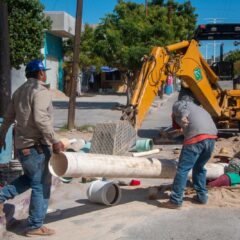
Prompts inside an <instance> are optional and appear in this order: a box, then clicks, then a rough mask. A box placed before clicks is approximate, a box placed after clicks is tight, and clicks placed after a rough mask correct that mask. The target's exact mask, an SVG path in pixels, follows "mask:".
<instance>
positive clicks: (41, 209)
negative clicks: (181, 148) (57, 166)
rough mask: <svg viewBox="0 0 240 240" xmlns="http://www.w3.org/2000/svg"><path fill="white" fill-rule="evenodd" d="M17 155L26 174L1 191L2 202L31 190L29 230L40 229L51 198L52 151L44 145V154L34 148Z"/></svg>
mask: <svg viewBox="0 0 240 240" xmlns="http://www.w3.org/2000/svg"><path fill="white" fill-rule="evenodd" d="M17 154H18V158H19V161H20V162H21V164H22V168H23V173H24V174H23V175H21V176H20V177H18V178H17V179H15V180H14V181H13V182H12V183H11V184H9V185H6V186H5V187H4V188H2V189H1V191H0V202H4V201H6V200H8V199H12V198H14V197H15V196H17V195H18V194H21V193H23V192H25V191H27V190H28V189H29V188H31V189H32V192H31V198H30V206H29V217H28V223H27V228H28V229H35V228H39V227H41V226H42V225H43V221H44V219H45V215H46V212H47V208H48V200H49V198H50V190H51V174H50V172H49V170H48V162H49V159H50V157H51V150H50V148H49V147H48V146H46V145H42V152H39V151H37V150H36V149H35V148H34V147H32V148H29V149H27V153H26V151H25V152H24V150H21V149H19V150H17Z"/></svg>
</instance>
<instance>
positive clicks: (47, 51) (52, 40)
mask: <svg viewBox="0 0 240 240" xmlns="http://www.w3.org/2000/svg"><path fill="white" fill-rule="evenodd" d="M44 55H45V56H44V58H45V66H46V58H47V57H54V58H56V59H58V63H59V69H58V89H59V90H61V91H63V67H62V65H63V42H62V38H61V37H57V36H54V35H52V34H51V33H47V32H46V33H45V36H44Z"/></svg>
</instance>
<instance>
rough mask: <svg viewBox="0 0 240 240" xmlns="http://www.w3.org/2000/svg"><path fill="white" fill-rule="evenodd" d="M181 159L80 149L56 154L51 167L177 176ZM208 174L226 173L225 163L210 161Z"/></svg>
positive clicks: (72, 173)
mask: <svg viewBox="0 0 240 240" xmlns="http://www.w3.org/2000/svg"><path fill="white" fill-rule="evenodd" d="M176 168H177V162H176V161H174V160H160V159H156V158H140V157H129V156H115V155H102V154H90V153H78V152H62V153H60V154H53V156H52V157H51V159H50V162H49V170H50V172H51V173H52V175H54V176H59V177H108V178H174V176H175V173H176ZM206 168H207V170H208V173H207V177H208V178H209V179H214V178H217V177H219V176H220V175H221V174H223V173H224V165H221V164H207V165H206Z"/></svg>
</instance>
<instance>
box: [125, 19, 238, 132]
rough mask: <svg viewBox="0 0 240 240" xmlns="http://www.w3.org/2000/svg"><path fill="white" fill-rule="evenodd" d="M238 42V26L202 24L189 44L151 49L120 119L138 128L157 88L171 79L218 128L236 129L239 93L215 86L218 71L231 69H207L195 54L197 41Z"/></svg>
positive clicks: (186, 42)
mask: <svg viewBox="0 0 240 240" xmlns="http://www.w3.org/2000/svg"><path fill="white" fill-rule="evenodd" d="M239 39H240V24H206V25H200V26H199V27H198V28H197V30H196V32H195V34H194V37H193V38H192V40H190V41H182V42H179V43H176V44H172V45H169V46H166V47H154V48H153V49H152V51H151V53H150V55H149V56H148V57H145V60H144V63H143V66H142V68H141V72H140V74H139V77H138V79H137V82H136V86H135V89H134V92H133V96H132V98H131V102H130V105H129V106H127V107H126V108H125V109H124V110H123V114H122V117H121V119H122V120H128V121H129V122H131V124H132V125H133V126H134V127H135V128H136V129H138V128H140V127H141V124H142V121H143V120H144V117H145V114H146V112H147V111H148V109H149V107H150V106H151V104H152V102H153V100H154V98H155V96H156V95H157V94H158V91H159V88H160V87H161V86H162V85H163V84H164V83H165V82H166V80H167V77H168V76H170V75H171V76H174V77H177V78H179V79H180V80H181V84H182V86H184V87H186V88H188V89H189V90H190V91H191V92H192V94H193V95H194V97H195V98H196V99H197V100H198V102H199V103H200V104H201V105H202V107H203V108H205V109H206V110H207V111H208V112H209V113H210V114H211V115H212V117H213V118H214V120H215V121H216V123H217V124H218V126H221V127H223V128H236V127H240V125H239V123H240V90H238V89H232V90H223V89H222V88H221V87H220V85H219V79H220V76H219V75H220V72H221V71H220V70H221V69H220V68H221V67H222V66H223V67H225V69H231V68H227V65H226V64H225V65H224V62H219V64H217V65H216V64H215V68H212V67H210V65H209V64H208V63H207V61H206V60H205V59H204V58H203V56H202V54H201V52H200V50H199V45H200V40H239ZM220 63H221V64H220ZM216 69H217V70H216ZM219 69H220V70H219ZM214 70H215V71H214Z"/></svg>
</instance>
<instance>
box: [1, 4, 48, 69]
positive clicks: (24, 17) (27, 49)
mask: <svg viewBox="0 0 240 240" xmlns="http://www.w3.org/2000/svg"><path fill="white" fill-rule="evenodd" d="M5 1H6V2H7V4H8V23H9V38H10V59H11V66H12V67H15V68H19V67H20V65H21V64H26V63H27V62H28V61H30V60H32V59H35V58H42V55H41V52H40V50H41V47H42V44H43V38H44V32H45V30H47V29H50V26H51V21H50V19H49V18H46V17H45V15H44V13H43V10H44V7H43V5H42V4H41V3H40V2H39V0H5Z"/></svg>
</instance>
